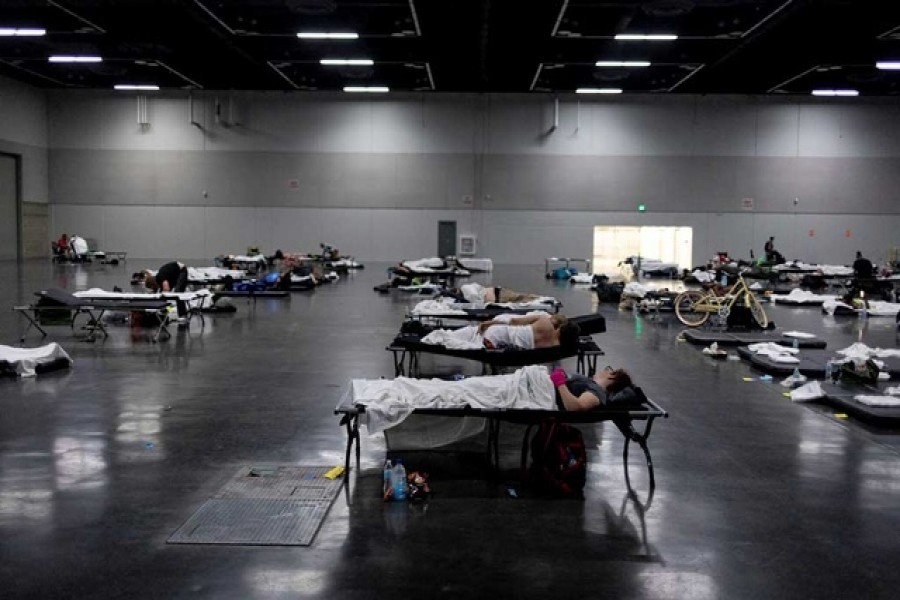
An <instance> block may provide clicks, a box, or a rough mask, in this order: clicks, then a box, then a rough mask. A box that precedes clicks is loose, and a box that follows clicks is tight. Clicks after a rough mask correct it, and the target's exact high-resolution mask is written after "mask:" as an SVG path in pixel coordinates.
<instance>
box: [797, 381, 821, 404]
mask: <svg viewBox="0 0 900 600" xmlns="http://www.w3.org/2000/svg"><path fill="white" fill-rule="evenodd" d="M824 397H825V391H824V390H823V389H822V385H821V384H820V383H819V382H818V381H810V382H809V383H807V384H806V385H802V386H800V387H798V388H797V389H795V390H792V391H791V400H793V401H794V402H807V401H809V400H818V399H819V398H824Z"/></svg>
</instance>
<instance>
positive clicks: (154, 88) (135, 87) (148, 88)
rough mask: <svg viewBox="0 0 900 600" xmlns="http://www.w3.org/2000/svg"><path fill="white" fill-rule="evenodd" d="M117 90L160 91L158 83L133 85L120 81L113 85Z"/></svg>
mask: <svg viewBox="0 0 900 600" xmlns="http://www.w3.org/2000/svg"><path fill="white" fill-rule="evenodd" d="M113 87H114V88H115V89H117V90H138V91H142V92H158V91H159V86H158V85H133V84H130V83H120V84H118V85H115V86H113Z"/></svg>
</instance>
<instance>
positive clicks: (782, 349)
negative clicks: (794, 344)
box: [747, 342, 800, 364]
mask: <svg viewBox="0 0 900 600" xmlns="http://www.w3.org/2000/svg"><path fill="white" fill-rule="evenodd" d="M747 348H748V349H749V350H750V352H753V353H754V354H759V355H760V356H767V357H768V358H769V359H771V360H773V361H775V362H777V363H783V364H797V363H799V362H800V359H799V358H797V357H796V356H794V355H795V354H797V353H798V352H799V350H798V349H797V348H790V347H788V346H782V345H781V344H776V343H775V342H761V343H759V344H750V345H749V346H747Z"/></svg>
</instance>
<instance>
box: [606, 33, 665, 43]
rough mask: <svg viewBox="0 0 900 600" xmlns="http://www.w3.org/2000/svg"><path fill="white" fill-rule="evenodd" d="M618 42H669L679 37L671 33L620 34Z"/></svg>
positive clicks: (617, 36)
mask: <svg viewBox="0 0 900 600" xmlns="http://www.w3.org/2000/svg"><path fill="white" fill-rule="evenodd" d="M616 39H617V40H625V41H629V40H641V41H648V42H669V41H672V40H677V39H678V36H677V35H674V34H671V33H619V34H616Z"/></svg>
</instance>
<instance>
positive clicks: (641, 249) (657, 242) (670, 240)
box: [594, 225, 694, 276]
mask: <svg viewBox="0 0 900 600" xmlns="http://www.w3.org/2000/svg"><path fill="white" fill-rule="evenodd" d="M693 243H694V230H693V229H692V228H691V227H634V226H600V225H598V226H596V227H594V272H595V273H603V274H604V275H610V276H612V275H625V274H629V273H634V272H636V270H637V269H636V262H637V259H638V257H640V264H641V267H640V270H641V272H642V274H643V275H645V276H653V275H672V276H674V275H677V274H678V273H680V272H681V271H682V270H683V269H690V268H691V266H692V264H693V256H692V253H693Z"/></svg>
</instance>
